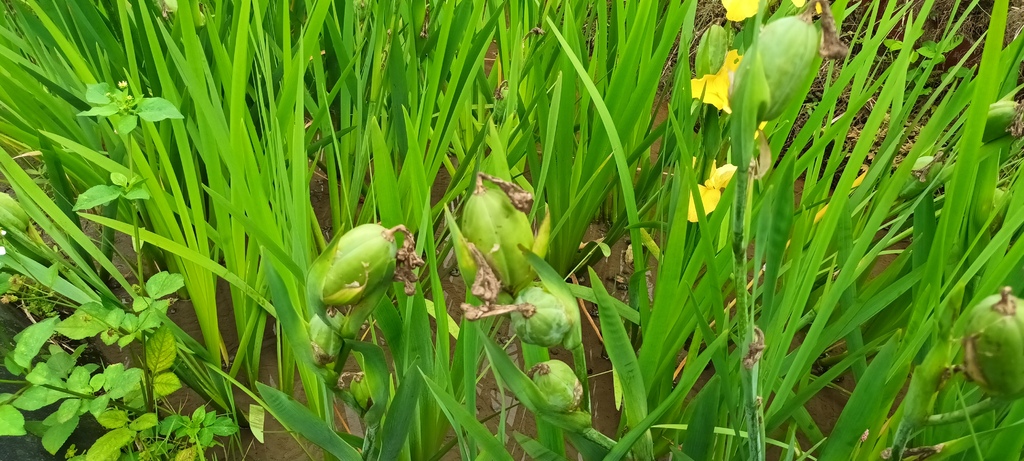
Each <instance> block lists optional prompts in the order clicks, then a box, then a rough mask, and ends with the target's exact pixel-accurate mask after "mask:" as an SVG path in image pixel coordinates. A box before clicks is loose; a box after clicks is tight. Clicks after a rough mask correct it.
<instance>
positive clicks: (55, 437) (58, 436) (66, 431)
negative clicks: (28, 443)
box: [43, 415, 79, 455]
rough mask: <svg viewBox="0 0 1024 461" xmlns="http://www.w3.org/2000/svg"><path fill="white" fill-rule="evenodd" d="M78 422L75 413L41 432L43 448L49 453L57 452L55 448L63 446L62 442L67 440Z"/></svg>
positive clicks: (58, 448)
mask: <svg viewBox="0 0 1024 461" xmlns="http://www.w3.org/2000/svg"><path fill="white" fill-rule="evenodd" d="M78 422H79V417H78V415H75V416H73V417H71V418H70V419H68V420H67V421H64V422H62V423H60V424H57V425H55V426H50V428H49V429H47V430H46V432H44V433H43V448H45V449H46V451H47V452H49V453H50V454H51V455H55V454H57V450H60V447H62V446H64V443H65V442H67V441H68V437H71V433H73V432H75V428H77V427H78Z"/></svg>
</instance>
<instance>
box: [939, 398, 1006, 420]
mask: <svg viewBox="0 0 1024 461" xmlns="http://www.w3.org/2000/svg"><path fill="white" fill-rule="evenodd" d="M1006 403H1007V402H1006V401H1005V400H1002V399H994V398H987V399H985V400H982V401H980V402H978V403H975V404H974V405H971V406H969V407H965V408H961V409H959V410H956V411H951V412H949V413H941V414H938V415H931V416H929V417H928V418H927V419H925V421H924V424H926V425H928V426H940V425H943V424H953V423H959V422H962V421H965V420H967V419H968V418H973V417H975V416H978V415H980V414H982V413H986V412H988V411H991V410H994V409H996V408H999V407H1002V406H1004V405H1006Z"/></svg>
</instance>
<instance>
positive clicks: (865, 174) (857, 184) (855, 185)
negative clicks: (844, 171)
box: [853, 171, 868, 187]
mask: <svg viewBox="0 0 1024 461" xmlns="http://www.w3.org/2000/svg"><path fill="white" fill-rule="evenodd" d="M867 175H868V172H867V171H865V172H863V173H861V174H860V176H857V179H854V180H853V187H857V186H859V185H860V183H862V182H864V178H865V177H867Z"/></svg>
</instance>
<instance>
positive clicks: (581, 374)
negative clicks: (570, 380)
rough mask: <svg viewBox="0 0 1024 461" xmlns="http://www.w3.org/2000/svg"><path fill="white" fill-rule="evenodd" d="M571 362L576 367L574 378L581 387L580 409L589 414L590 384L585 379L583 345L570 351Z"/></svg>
mask: <svg viewBox="0 0 1024 461" xmlns="http://www.w3.org/2000/svg"><path fill="white" fill-rule="evenodd" d="M572 361H573V365H575V366H576V378H577V379H579V380H580V384H582V385H583V401H582V402H581V404H580V405H581V408H584V409H586V411H587V412H588V413H589V412H590V410H591V408H590V382H589V379H587V378H588V377H587V352H586V351H585V350H583V345H582V344H580V345H579V346H576V347H575V348H574V349H573V350H572Z"/></svg>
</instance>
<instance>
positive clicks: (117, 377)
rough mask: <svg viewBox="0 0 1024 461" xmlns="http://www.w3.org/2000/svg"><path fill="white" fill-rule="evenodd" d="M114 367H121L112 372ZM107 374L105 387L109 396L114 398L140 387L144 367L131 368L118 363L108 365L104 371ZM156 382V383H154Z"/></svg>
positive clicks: (121, 396)
mask: <svg viewBox="0 0 1024 461" xmlns="http://www.w3.org/2000/svg"><path fill="white" fill-rule="evenodd" d="M114 367H120V368H119V369H115V370H117V371H113V372H111V369H112V368H114ZM104 374H106V375H107V378H106V380H105V382H104V383H103V388H104V389H105V390H106V391H107V394H106V395H107V396H108V397H110V398H112V399H119V398H123V397H124V396H126V395H128V394H129V393H131V392H133V391H136V390H138V389H139V385H140V384H141V383H142V369H141V368H130V369H127V370H126V369H124V365H122V364H120V363H117V364H114V365H111V366H110V367H107V369H106V370H105V371H104ZM154 384H155V383H154Z"/></svg>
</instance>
